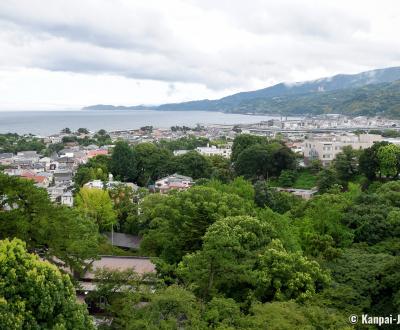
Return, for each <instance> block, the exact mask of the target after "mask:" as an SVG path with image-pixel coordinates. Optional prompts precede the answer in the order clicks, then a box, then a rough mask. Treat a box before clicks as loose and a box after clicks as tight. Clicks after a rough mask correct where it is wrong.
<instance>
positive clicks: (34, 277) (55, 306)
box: [0, 239, 94, 330]
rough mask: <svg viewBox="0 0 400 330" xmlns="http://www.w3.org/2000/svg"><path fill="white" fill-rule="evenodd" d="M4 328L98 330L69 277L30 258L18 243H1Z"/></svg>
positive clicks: (1, 316) (0, 311)
mask: <svg viewBox="0 0 400 330" xmlns="http://www.w3.org/2000/svg"><path fill="white" fill-rule="evenodd" d="M0 327H1V328H2V329H16V330H17V329H81V330H86V329H94V325H93V323H92V320H91V318H90V317H89V316H88V313H87V310H86V306H85V305H83V304H79V303H78V302H77V300H76V296H75V292H74V287H73V286H72V283H71V281H70V278H69V276H68V275H65V274H64V275H63V274H61V273H60V271H59V270H58V269H57V267H55V266H54V265H51V264H50V263H48V262H46V261H40V260H39V258H38V257H37V256H34V255H32V254H29V253H28V252H27V251H26V249H25V244H24V243H23V242H22V241H20V240H18V239H14V240H12V241H9V240H4V241H0Z"/></svg>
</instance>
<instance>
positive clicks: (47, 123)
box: [0, 110, 278, 135]
mask: <svg viewBox="0 0 400 330" xmlns="http://www.w3.org/2000/svg"><path fill="white" fill-rule="evenodd" d="M270 118H278V117H274V116H252V115H239V114H226V113H221V112H204V111H188V112H183V111H153V110H132V111H127V110H120V111H113V110H110V111H13V112H11V111H6V112H0V133H8V132H12V133H18V134H24V133H33V134H37V135H50V134H53V133H58V132H59V131H60V130H61V129H63V128H64V127H69V128H70V129H72V130H76V129H78V128H79V127H85V128H87V129H89V130H91V131H97V130H99V129H101V128H104V129H105V130H107V131H112V130H122V129H135V128H140V127H142V126H146V125H149V126H153V127H158V128H168V127H171V126H174V125H181V126H182V125H186V126H195V125H196V124H245V123H247V124H249V123H257V122H260V121H262V120H268V119H270Z"/></svg>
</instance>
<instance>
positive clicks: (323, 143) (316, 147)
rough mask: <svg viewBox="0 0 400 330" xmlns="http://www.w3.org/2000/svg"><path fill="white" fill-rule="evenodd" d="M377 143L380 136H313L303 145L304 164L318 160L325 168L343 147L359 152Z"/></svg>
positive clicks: (380, 138)
mask: <svg viewBox="0 0 400 330" xmlns="http://www.w3.org/2000/svg"><path fill="white" fill-rule="evenodd" d="M379 141H382V136H380V135H375V134H359V135H356V134H350V133H348V134H343V135H337V134H322V135H314V136H312V137H310V138H309V139H307V140H305V141H304V143H303V150H304V159H305V161H306V162H309V161H310V160H313V159H319V160H320V161H321V162H322V164H323V165H324V166H327V165H329V164H330V163H331V162H332V160H334V159H335V157H336V155H337V154H338V153H340V152H341V151H342V149H343V147H345V146H351V147H352V148H353V149H356V150H360V149H366V148H369V147H371V146H372V145H373V144H374V142H379Z"/></svg>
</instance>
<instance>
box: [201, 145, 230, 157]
mask: <svg viewBox="0 0 400 330" xmlns="http://www.w3.org/2000/svg"><path fill="white" fill-rule="evenodd" d="M196 150H197V152H198V153H199V154H202V155H204V156H215V155H218V156H222V157H225V158H229V157H231V153H232V150H231V149H230V148H217V147H216V146H211V147H210V146H207V147H197V148H196Z"/></svg>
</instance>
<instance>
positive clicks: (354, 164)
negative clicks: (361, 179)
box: [333, 146, 358, 182]
mask: <svg viewBox="0 0 400 330" xmlns="http://www.w3.org/2000/svg"><path fill="white" fill-rule="evenodd" d="M333 167H334V169H335V170H336V174H337V177H338V179H339V180H342V181H344V182H347V181H349V180H351V179H353V178H354V176H355V175H356V174H357V173H358V155H357V151H356V150H354V149H353V148H352V147H351V146H345V147H343V150H342V152H340V153H339V154H337V155H336V157H335V159H334V160H333Z"/></svg>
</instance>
